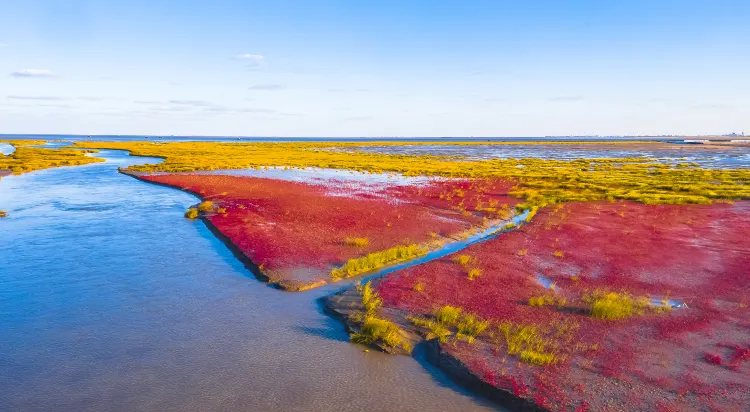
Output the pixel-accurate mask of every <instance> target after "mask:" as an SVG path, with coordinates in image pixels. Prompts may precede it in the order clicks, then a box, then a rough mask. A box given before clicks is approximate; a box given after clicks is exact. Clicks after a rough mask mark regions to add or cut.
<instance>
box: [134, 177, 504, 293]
mask: <svg viewBox="0 0 750 412" xmlns="http://www.w3.org/2000/svg"><path fill="white" fill-rule="evenodd" d="M139 177H141V178H142V179H145V180H147V181H151V182H155V183H161V184H166V185H169V186H173V187H177V188H181V189H183V190H188V191H190V192H194V193H196V194H199V195H200V196H201V197H202V198H203V199H204V200H207V201H210V202H211V204H210V205H208V206H206V205H205V203H206V202H204V203H202V206H204V209H205V210H197V209H192V210H191V212H189V214H190V216H189V217H197V216H198V212H204V216H205V217H206V219H207V220H209V221H210V222H211V223H212V224H213V226H214V227H215V228H216V229H218V230H219V231H220V232H221V233H222V234H223V235H225V236H226V237H227V238H228V239H229V240H230V241H231V242H232V243H233V244H234V245H235V246H236V247H237V248H239V250H240V251H241V252H242V253H243V254H245V255H246V256H247V257H248V258H249V259H250V260H251V261H252V262H253V263H254V264H256V265H257V266H258V267H259V270H260V271H261V272H262V273H263V274H264V275H265V276H268V277H269V278H270V279H269V280H270V281H271V282H274V283H278V284H279V286H281V287H283V288H286V289H291V290H300V289H305V288H308V287H311V286H312V285H315V286H319V285H321V284H324V283H326V282H327V281H330V280H332V271H333V270H334V269H336V268H339V267H342V266H344V267H346V268H348V269H349V270H350V272H348V275H352V273H360V272H362V271H364V270H365V269H368V268H371V267H372V266H377V265H380V264H382V263H384V262H386V263H387V259H386V258H384V257H383V256H384V255H386V254H387V253H385V252H383V251H387V252H388V251H390V255H392V256H390V257H389V259H391V261H392V259H395V258H399V257H409V256H410V254H414V253H421V251H422V250H423V248H425V247H427V246H424V245H435V244H439V243H441V242H445V241H446V240H447V239H449V238H450V237H455V236H462V235H464V234H465V233H466V232H467V231H468V230H470V229H471V228H476V227H478V226H482V225H485V224H487V223H489V222H492V221H496V220H498V219H500V218H504V217H506V216H507V215H508V214H509V213H511V211H512V209H513V205H515V204H516V203H517V201H516V199H514V198H511V197H508V196H507V191H508V190H509V189H510V188H511V187H512V186H513V183H512V182H505V181H471V180H451V181H448V180H438V179H435V180H430V181H429V182H428V183H424V184H420V185H419V186H416V185H388V184H386V185H378V186H374V185H373V186H368V188H367V190H362V188H361V187H358V188H357V187H349V186H348V185H346V184H345V182H336V181H326V183H322V182H305V183H302V182H292V181H285V180H275V179H266V178H256V177H241V176H227V175H215V174H160V175H143V176H139ZM209 210H210V212H209ZM206 212H208V213H206ZM394 248H395V249H394ZM394 256H395V257H394ZM357 258H360V260H358V261H355V262H354V263H356V265H355V264H352V263H351V262H352V261H351V260H352V259H357ZM365 258H367V259H365ZM364 260H367V262H364V263H363V261H364ZM347 263H348V265H347ZM367 264H369V265H370V266H367ZM363 265H364V266H363ZM355 266H356V270H353V269H352V268H353V267H355ZM346 275H347V273H344V274H343V275H342V276H346Z"/></svg>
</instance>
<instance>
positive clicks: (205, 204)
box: [198, 200, 214, 213]
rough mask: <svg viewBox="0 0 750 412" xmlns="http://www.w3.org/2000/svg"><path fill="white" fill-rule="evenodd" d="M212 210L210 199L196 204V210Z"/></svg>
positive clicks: (212, 204) (204, 211) (212, 203)
mask: <svg viewBox="0 0 750 412" xmlns="http://www.w3.org/2000/svg"><path fill="white" fill-rule="evenodd" d="M213 210H214V202H212V201H210V200H204V201H202V202H200V203H199V204H198V211H199V212H203V213H206V212H212V211H213Z"/></svg>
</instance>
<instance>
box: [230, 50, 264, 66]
mask: <svg viewBox="0 0 750 412" xmlns="http://www.w3.org/2000/svg"><path fill="white" fill-rule="evenodd" d="M234 58H235V59H237V60H242V61H245V62H247V63H249V64H250V65H252V66H260V65H261V64H263V63H265V62H266V58H265V57H264V56H261V55H260V54H249V53H245V54H238V55H236V56H234Z"/></svg>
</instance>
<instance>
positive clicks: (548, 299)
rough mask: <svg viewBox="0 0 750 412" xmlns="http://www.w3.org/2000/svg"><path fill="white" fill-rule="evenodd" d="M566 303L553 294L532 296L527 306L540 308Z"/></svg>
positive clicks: (563, 299)
mask: <svg viewBox="0 0 750 412" xmlns="http://www.w3.org/2000/svg"><path fill="white" fill-rule="evenodd" d="M566 303H567V300H566V299H565V298H562V297H558V296H556V295H553V294H546V295H542V296H532V297H530V298H529V306H535V307H542V306H548V305H557V306H562V305H565V304H566Z"/></svg>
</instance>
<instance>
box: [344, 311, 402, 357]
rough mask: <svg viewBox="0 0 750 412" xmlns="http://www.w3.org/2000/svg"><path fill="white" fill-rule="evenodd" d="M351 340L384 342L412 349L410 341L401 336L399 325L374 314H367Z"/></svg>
mask: <svg viewBox="0 0 750 412" xmlns="http://www.w3.org/2000/svg"><path fill="white" fill-rule="evenodd" d="M351 340H352V342H354V343H360V344H363V345H372V344H374V343H377V342H381V343H383V344H384V345H385V346H388V347H391V348H399V347H400V348H403V349H405V350H407V351H408V350H410V349H411V348H410V345H409V342H407V341H406V340H404V338H403V337H402V336H401V329H399V327H398V325H396V324H395V323H393V322H391V321H389V320H387V319H381V318H378V317H376V316H374V315H370V314H368V315H366V316H365V318H364V321H363V322H362V325H361V327H360V331H359V333H353V334H352V336H351Z"/></svg>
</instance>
